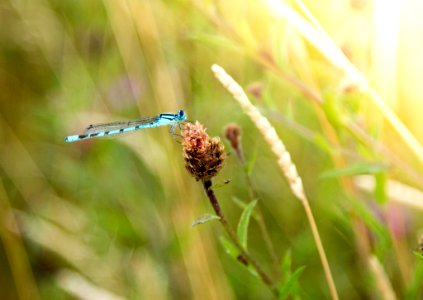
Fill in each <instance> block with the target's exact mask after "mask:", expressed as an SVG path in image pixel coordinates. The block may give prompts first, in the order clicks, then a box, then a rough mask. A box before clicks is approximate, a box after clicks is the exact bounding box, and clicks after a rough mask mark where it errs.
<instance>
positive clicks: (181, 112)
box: [179, 109, 184, 118]
mask: <svg viewBox="0 0 423 300" xmlns="http://www.w3.org/2000/svg"><path fill="white" fill-rule="evenodd" d="M183 116H184V111H183V110H182V109H181V110H180V111H179V117H180V118H182V117H183Z"/></svg>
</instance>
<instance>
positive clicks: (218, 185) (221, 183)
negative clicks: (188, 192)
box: [211, 179, 231, 189]
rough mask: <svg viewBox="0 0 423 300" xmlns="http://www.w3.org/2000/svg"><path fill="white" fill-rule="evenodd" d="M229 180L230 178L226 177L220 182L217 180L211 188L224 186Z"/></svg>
mask: <svg viewBox="0 0 423 300" xmlns="http://www.w3.org/2000/svg"><path fill="white" fill-rule="evenodd" d="M230 182H231V180H230V179H226V180H224V181H221V182H218V183H216V184H213V185H212V187H211V188H212V189H218V188H221V187H224V186H226V185H227V184H228V183H230Z"/></svg>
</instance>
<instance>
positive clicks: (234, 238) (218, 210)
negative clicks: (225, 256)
mask: <svg viewBox="0 0 423 300" xmlns="http://www.w3.org/2000/svg"><path fill="white" fill-rule="evenodd" d="M211 186H212V182H211V180H205V181H203V187H204V190H205V192H206V194H207V197H208V198H209V201H210V204H211V205H212V207H213V209H214V211H215V213H216V215H217V216H218V217H219V218H220V219H219V221H220V223H222V225H223V228H224V229H225V231H226V233H227V234H228V235H229V238H230V239H231V241H232V242H233V243H234V245H235V246H236V248H237V249H238V251H239V252H240V254H241V256H242V257H243V259H245V261H246V262H248V263H250V264H251V265H252V266H253V267H254V269H255V270H256V272H257V274H258V275H259V276H260V278H261V280H262V281H263V282H264V283H265V284H266V285H267V286H268V287H269V288H270V290H271V291H272V293H273V295H274V296H275V297H276V298H277V297H278V291H277V289H276V288H275V287H274V286H273V283H272V280H271V279H270V277H269V275H267V273H266V272H264V270H263V269H262V267H261V266H260V264H259V263H258V262H257V261H256V260H255V259H254V258H253V257H252V256H251V255H250V254H249V253H248V251H247V250H246V249H244V247H243V246H242V245H241V243H240V241H239V239H238V236H237V235H236V233H235V231H234V230H233V229H232V227H231V226H230V225H229V223H228V221H227V219H226V217H225V215H224V214H223V212H222V209H221V207H220V204H219V201H218V200H217V198H216V195H215V193H214V191H213V189H212V188H211Z"/></svg>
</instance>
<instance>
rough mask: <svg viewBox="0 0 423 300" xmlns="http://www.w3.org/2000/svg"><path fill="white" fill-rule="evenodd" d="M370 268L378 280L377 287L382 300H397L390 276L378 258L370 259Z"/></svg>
mask: <svg viewBox="0 0 423 300" xmlns="http://www.w3.org/2000/svg"><path fill="white" fill-rule="evenodd" d="M369 266H370V271H371V272H372V273H373V276H374V278H375V280H376V286H377V289H378V291H379V296H380V298H381V299H385V300H395V299H397V298H396V296H395V293H394V291H393V289H392V286H391V284H390V282H389V279H388V276H387V275H386V272H385V270H384V269H383V266H382V265H381V264H380V262H379V260H378V259H377V258H376V256H371V257H369Z"/></svg>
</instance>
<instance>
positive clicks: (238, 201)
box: [232, 197, 260, 221]
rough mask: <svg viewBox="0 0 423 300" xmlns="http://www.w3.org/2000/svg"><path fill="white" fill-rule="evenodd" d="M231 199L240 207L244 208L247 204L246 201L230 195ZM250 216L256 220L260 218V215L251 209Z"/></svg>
mask: <svg viewBox="0 0 423 300" xmlns="http://www.w3.org/2000/svg"><path fill="white" fill-rule="evenodd" d="M232 201H233V202H234V203H235V204H236V205H237V206H238V207H239V208H241V209H245V208H246V207H247V205H248V204H247V203H246V202H244V201H242V200H241V199H239V198H237V197H232ZM252 217H253V218H254V220H256V221H259V220H260V216H259V215H258V214H257V212H255V211H253V214H252Z"/></svg>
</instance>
